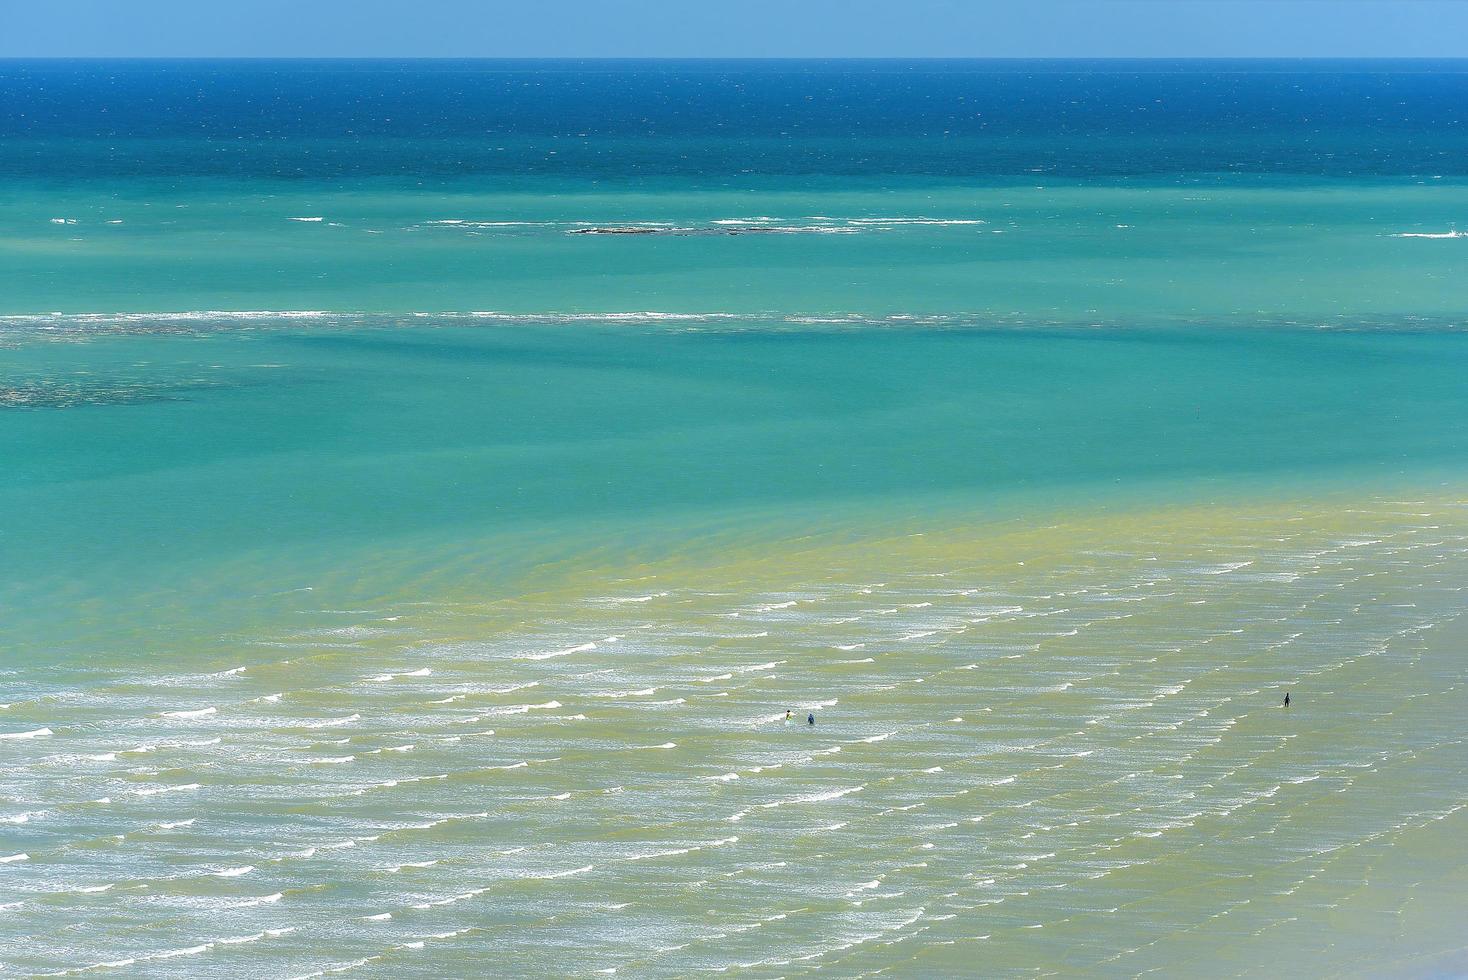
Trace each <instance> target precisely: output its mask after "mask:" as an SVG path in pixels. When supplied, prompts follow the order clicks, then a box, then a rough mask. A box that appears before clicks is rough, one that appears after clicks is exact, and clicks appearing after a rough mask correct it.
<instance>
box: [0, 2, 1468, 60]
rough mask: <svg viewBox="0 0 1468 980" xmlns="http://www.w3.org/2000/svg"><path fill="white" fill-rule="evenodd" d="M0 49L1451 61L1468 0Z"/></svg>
mask: <svg viewBox="0 0 1468 980" xmlns="http://www.w3.org/2000/svg"><path fill="white" fill-rule="evenodd" d="M0 8H3V20H4V26H3V29H0V57H85V56H116V57H393V56H399V57H410V56H411V57H1006V56H1007V57H1230V56H1263V57H1270V56H1286V57H1287V56H1302V57H1331V56H1343V57H1455V56H1468V0H514V2H509V0H0Z"/></svg>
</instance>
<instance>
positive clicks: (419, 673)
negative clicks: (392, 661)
mask: <svg viewBox="0 0 1468 980" xmlns="http://www.w3.org/2000/svg"><path fill="white" fill-rule="evenodd" d="M432 673H433V671H432V670H430V669H429V668H427V667H421V668H419V669H418V670H406V671H403V672H402V673H398V674H378V675H377V676H376V677H370V678H368V680H370V681H373V682H374V683H382V682H384V681H394V680H397V679H398V678H399V677H428V676H429V675H430V674H432Z"/></svg>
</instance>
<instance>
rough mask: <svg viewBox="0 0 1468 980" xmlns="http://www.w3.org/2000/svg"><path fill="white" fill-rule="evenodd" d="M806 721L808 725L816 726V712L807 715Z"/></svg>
mask: <svg viewBox="0 0 1468 980" xmlns="http://www.w3.org/2000/svg"><path fill="white" fill-rule="evenodd" d="M805 721H806V724H808V725H814V724H815V723H816V715H815V712H814V711H812V712H811V713H810V714H808V715H806V716H805Z"/></svg>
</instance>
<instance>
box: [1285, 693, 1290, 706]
mask: <svg viewBox="0 0 1468 980" xmlns="http://www.w3.org/2000/svg"><path fill="white" fill-rule="evenodd" d="M1289 706H1290V692H1289V691H1286V692H1285V707H1286V708H1288V707H1289Z"/></svg>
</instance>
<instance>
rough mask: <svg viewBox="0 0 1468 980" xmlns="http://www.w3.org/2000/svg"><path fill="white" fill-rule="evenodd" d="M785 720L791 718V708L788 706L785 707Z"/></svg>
mask: <svg viewBox="0 0 1468 980" xmlns="http://www.w3.org/2000/svg"><path fill="white" fill-rule="evenodd" d="M785 720H786V721H789V720H790V709H789V708H786V709H785Z"/></svg>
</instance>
